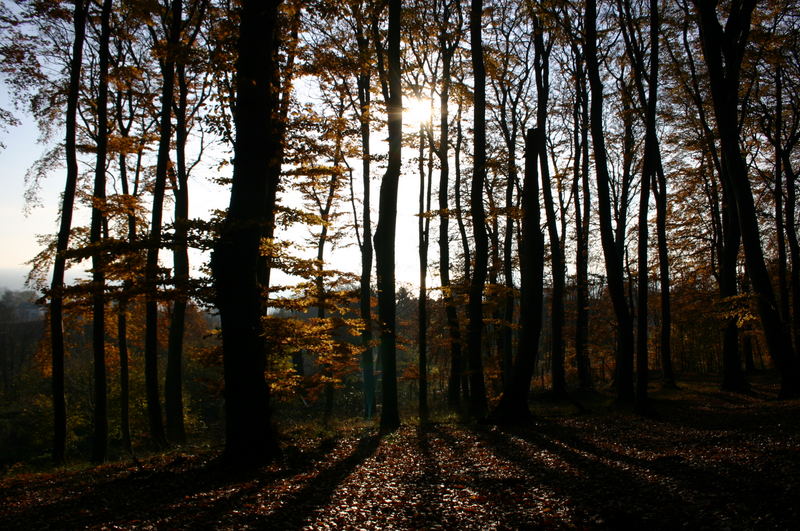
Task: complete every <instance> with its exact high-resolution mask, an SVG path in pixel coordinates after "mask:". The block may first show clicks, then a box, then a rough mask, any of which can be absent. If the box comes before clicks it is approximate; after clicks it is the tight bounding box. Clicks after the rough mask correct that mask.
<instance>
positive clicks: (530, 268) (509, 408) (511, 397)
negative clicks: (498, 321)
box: [489, 129, 544, 424]
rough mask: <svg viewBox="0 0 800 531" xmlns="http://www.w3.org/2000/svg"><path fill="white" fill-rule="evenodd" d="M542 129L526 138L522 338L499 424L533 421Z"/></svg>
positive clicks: (495, 415) (495, 416)
mask: <svg viewBox="0 0 800 531" xmlns="http://www.w3.org/2000/svg"><path fill="white" fill-rule="evenodd" d="M541 134H542V132H541V130H540V129H529V130H528V134H527V136H526V137H525V176H524V182H523V188H522V221H521V224H522V240H521V242H520V251H519V259H520V325H521V326H520V340H519V348H518V349H517V357H516V359H515V361H514V371H513V373H512V377H511V380H509V382H508V385H506V386H505V387H504V389H503V394H502V395H501V397H500V402H499V403H498V404H497V407H496V408H495V409H494V410H493V411H492V414H491V416H490V417H489V420H490V421H491V422H494V423H497V424H516V423H524V422H527V421H529V420H530V418H531V412H530V409H529V408H528V395H529V394H530V389H531V379H532V378H533V372H534V370H535V368H536V362H537V360H538V357H539V335H540V334H541V330H542V293H543V287H544V286H543V273H544V234H542V231H541V229H540V226H539V183H538V180H539V174H538V170H537V157H538V156H540V155H541V151H540V149H539V142H540V141H541V140H540V139H539V138H537V137H538V136H540V135H541Z"/></svg>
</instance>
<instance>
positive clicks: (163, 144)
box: [144, 0, 183, 447]
mask: <svg viewBox="0 0 800 531" xmlns="http://www.w3.org/2000/svg"><path fill="white" fill-rule="evenodd" d="M182 6H183V3H182V1H181V0H173V1H172V3H171V4H170V10H169V13H167V14H166V15H165V19H166V24H165V28H168V32H169V33H168V35H167V43H166V50H165V58H164V62H163V63H162V67H161V74H162V78H163V84H162V88H161V116H160V119H159V122H160V123H159V136H160V138H159V143H158V157H157V159H156V178H155V185H154V187H153V207H152V213H151V214H152V218H151V222H150V238H149V242H148V243H149V246H148V249H147V264H146V266H145V272H144V284H145V296H146V298H145V338H144V376H145V393H146V396H147V418H148V420H149V423H150V437H151V438H152V440H153V442H154V443H155V445H156V446H158V447H164V446H166V444H167V438H166V435H165V433H164V421H163V419H162V416H161V399H160V397H159V390H158V252H159V250H160V248H161V231H162V226H161V225H162V216H163V207H164V192H165V190H166V185H167V172H168V170H169V153H170V144H171V141H172V104H173V98H174V92H175V55H176V52H177V50H176V48H177V46H178V42H179V40H180V25H181V13H182V11H183V9H182Z"/></svg>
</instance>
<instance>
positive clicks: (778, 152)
mask: <svg viewBox="0 0 800 531" xmlns="http://www.w3.org/2000/svg"><path fill="white" fill-rule="evenodd" d="M777 70H778V71H777V72H776V74H775V132H774V135H775V136H774V144H775V238H776V240H777V243H778V303H779V305H780V306H779V309H780V312H781V314H782V315H781V318H782V319H783V320H784V322H786V323H788V322H789V318H790V312H789V283H788V281H787V278H786V275H787V270H786V268H787V264H786V262H787V260H786V258H787V257H786V237H785V233H784V218H783V147H782V145H781V144H782V140H781V136H782V134H783V76H782V74H781V69H780V67H778V69H777ZM789 221H790V222H791V223H794V219H790V220H789Z"/></svg>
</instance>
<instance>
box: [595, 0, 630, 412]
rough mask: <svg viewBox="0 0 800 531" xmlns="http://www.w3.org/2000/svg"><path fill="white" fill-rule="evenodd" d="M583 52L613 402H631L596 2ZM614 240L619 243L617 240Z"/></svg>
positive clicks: (626, 317) (627, 329)
mask: <svg viewBox="0 0 800 531" xmlns="http://www.w3.org/2000/svg"><path fill="white" fill-rule="evenodd" d="M584 50H585V55H586V66H587V73H588V77H589V86H590V89H591V94H592V101H591V107H590V129H591V133H592V140H593V145H594V159H595V172H596V177H597V200H598V213H599V217H600V237H601V240H602V244H603V255H604V257H605V264H606V276H607V279H608V291H609V294H610V295H611V301H612V304H613V306H614V314H615V316H616V319H617V368H616V385H617V399H618V400H619V401H620V402H632V401H633V398H634V393H633V323H632V319H631V315H630V310H629V309H628V304H627V301H626V297H625V286H624V280H623V275H624V271H623V265H622V254H621V253H620V252H618V246H620V245H621V243H622V242H621V241H615V238H614V230H613V229H612V226H611V201H610V196H609V194H610V192H609V174H608V162H607V155H606V145H605V137H604V134H603V85H602V81H601V80H600V70H599V62H598V58H597V2H596V1H595V0H588V1H587V3H586V24H585V40H584ZM619 223H622V224H624V218H623V217H622V216H620V220H619ZM623 234H624V231H623ZM617 240H619V237H618V238H617Z"/></svg>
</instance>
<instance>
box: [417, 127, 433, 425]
mask: <svg viewBox="0 0 800 531" xmlns="http://www.w3.org/2000/svg"><path fill="white" fill-rule="evenodd" d="M424 146H425V134H424V131H423V126H421V125H420V131H419V218H418V232H417V235H418V237H419V298H418V301H417V303H418V312H419V329H418V334H417V347H418V349H419V360H418V361H419V419H420V422H425V421H427V420H428V278H427V277H428V242H429V241H430V226H431V221H430V217H429V216H426V215H425V214H426V213H427V212H430V210H431V185H432V184H433V183H432V179H433V159H430V160H429V163H428V179H427V190H426V188H425V166H424V155H425V149H424ZM430 149H431V150H433V146H430ZM430 156H432V154H431V155H430Z"/></svg>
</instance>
